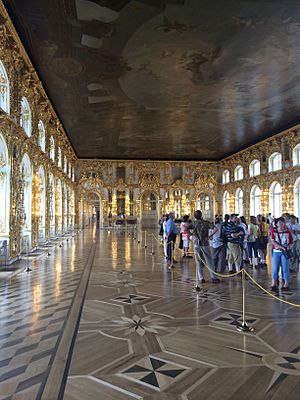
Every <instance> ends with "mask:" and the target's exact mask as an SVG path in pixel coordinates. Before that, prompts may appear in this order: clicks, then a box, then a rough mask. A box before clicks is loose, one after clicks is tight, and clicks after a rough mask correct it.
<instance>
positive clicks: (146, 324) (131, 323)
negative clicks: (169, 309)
mask: <svg viewBox="0 0 300 400" xmlns="http://www.w3.org/2000/svg"><path fill="white" fill-rule="evenodd" d="M112 323H113V325H112V332H113V333H117V332H121V333H123V335H124V336H129V335H132V334H137V335H138V336H144V335H145V334H146V333H154V334H166V333H170V332H171V329H170V328H169V327H167V326H165V325H166V324H167V323H168V321H167V318H166V316H160V317H157V316H155V315H153V316H152V315H146V316H145V317H140V316H139V315H134V316H133V317H132V318H128V317H125V316H121V318H120V320H114V321H112Z"/></svg>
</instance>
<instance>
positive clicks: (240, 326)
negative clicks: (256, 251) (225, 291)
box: [236, 269, 254, 332]
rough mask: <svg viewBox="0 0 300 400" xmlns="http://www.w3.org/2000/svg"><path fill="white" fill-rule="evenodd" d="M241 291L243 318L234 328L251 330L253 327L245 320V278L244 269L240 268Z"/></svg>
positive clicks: (241, 330)
mask: <svg viewBox="0 0 300 400" xmlns="http://www.w3.org/2000/svg"><path fill="white" fill-rule="evenodd" d="M242 291H243V316H242V318H243V320H242V323H241V324H239V325H237V327H236V329H237V330H238V331H240V332H253V331H254V328H252V326H249V325H248V324H247V322H246V279H245V271H244V269H242Z"/></svg>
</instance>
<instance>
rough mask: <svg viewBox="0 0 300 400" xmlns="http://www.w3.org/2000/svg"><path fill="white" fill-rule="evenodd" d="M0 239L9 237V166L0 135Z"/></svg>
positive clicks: (2, 138) (3, 141) (4, 144)
mask: <svg viewBox="0 0 300 400" xmlns="http://www.w3.org/2000/svg"><path fill="white" fill-rule="evenodd" d="M0 204H1V206H0V237H3V236H4V237H7V236H8V235H9V205H10V164H9V157H8V150H7V146H6V143H5V140H4V137H3V136H2V135H1V134H0Z"/></svg>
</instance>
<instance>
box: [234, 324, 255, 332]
mask: <svg viewBox="0 0 300 400" xmlns="http://www.w3.org/2000/svg"><path fill="white" fill-rule="evenodd" d="M236 329H237V330H238V331H239V332H253V331H254V328H252V326H249V325H247V324H246V323H244V324H241V325H237V326H236Z"/></svg>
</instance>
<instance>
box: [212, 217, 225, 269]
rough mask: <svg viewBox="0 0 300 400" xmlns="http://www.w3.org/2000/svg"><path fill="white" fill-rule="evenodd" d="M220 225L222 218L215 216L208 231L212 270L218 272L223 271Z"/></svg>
mask: <svg viewBox="0 0 300 400" xmlns="http://www.w3.org/2000/svg"><path fill="white" fill-rule="evenodd" d="M221 225H222V220H221V219H220V218H219V217H216V219H215V225H214V228H212V229H211V230H210V231H209V238H210V240H209V244H210V247H211V253H212V260H213V264H214V270H215V271H217V272H219V273H222V272H223V264H222V263H223V254H222V250H223V249H222V248H223V242H222V239H221Z"/></svg>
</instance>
